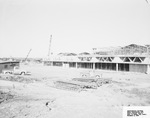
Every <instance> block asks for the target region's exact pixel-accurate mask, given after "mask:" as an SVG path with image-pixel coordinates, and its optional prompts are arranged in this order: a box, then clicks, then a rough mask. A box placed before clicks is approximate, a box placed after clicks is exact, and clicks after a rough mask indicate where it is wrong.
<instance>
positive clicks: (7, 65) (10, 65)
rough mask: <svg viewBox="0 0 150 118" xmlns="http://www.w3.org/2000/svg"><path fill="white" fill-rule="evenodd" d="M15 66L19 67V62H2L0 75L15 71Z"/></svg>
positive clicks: (0, 63)
mask: <svg viewBox="0 0 150 118" xmlns="http://www.w3.org/2000/svg"><path fill="white" fill-rule="evenodd" d="M14 66H19V61H1V62H0V73H2V71H3V70H7V69H13V68H14Z"/></svg>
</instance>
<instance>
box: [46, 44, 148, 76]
mask: <svg viewBox="0 0 150 118" xmlns="http://www.w3.org/2000/svg"><path fill="white" fill-rule="evenodd" d="M149 52H150V47H148V46H140V45H136V44H131V45H128V46H125V47H116V48H115V47H113V48H112V47H111V48H105V49H104V48H103V49H102V48H94V50H93V53H92V54H90V55H89V54H88V55H81V54H79V55H75V56H62V55H61V56H60V55H57V56H54V57H52V58H50V59H49V60H48V61H46V60H45V61H44V63H45V64H46V65H47V64H49V65H51V66H61V67H70V68H85V69H94V70H109V71H122V72H139V73H148V74H150V53H149Z"/></svg>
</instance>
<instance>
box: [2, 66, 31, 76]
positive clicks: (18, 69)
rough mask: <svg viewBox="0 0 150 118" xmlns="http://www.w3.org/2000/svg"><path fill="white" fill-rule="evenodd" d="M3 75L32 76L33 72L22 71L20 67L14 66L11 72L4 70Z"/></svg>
mask: <svg viewBox="0 0 150 118" xmlns="http://www.w3.org/2000/svg"><path fill="white" fill-rule="evenodd" d="M2 73H3V74H14V75H31V72H29V71H27V70H24V69H20V68H19V66H14V68H13V69H11V70H3V71H2Z"/></svg>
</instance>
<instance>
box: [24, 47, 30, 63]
mask: <svg viewBox="0 0 150 118" xmlns="http://www.w3.org/2000/svg"><path fill="white" fill-rule="evenodd" d="M31 50H32V49H30V50H29V52H28V54H27V56H26V58H25V60H24V61H25V62H26V60H27V58H28V56H29V54H30V52H31Z"/></svg>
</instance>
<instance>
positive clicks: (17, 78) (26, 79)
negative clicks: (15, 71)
mask: <svg viewBox="0 0 150 118" xmlns="http://www.w3.org/2000/svg"><path fill="white" fill-rule="evenodd" d="M0 79H1V80H8V81H15V82H23V83H33V82H35V81H39V80H38V79H36V78H30V77H24V76H16V75H1V76H0Z"/></svg>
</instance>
